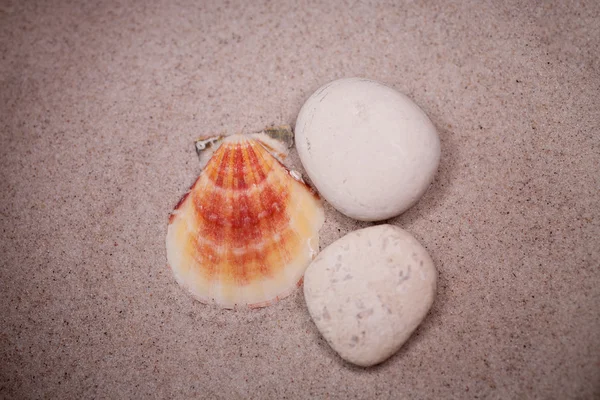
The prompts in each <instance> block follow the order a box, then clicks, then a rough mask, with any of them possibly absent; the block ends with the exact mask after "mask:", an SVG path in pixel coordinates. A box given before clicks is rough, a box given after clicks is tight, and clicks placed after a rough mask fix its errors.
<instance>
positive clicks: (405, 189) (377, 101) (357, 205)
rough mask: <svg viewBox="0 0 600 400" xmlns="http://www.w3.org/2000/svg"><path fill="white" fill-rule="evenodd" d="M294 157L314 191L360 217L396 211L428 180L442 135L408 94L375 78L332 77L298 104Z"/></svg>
mask: <svg viewBox="0 0 600 400" xmlns="http://www.w3.org/2000/svg"><path fill="white" fill-rule="evenodd" d="M295 132H296V133H295V135H296V147H297V149H298V154H299V155H300V160H301V161H302V164H303V166H304V168H305V170H306V172H307V174H308V176H309V177H310V179H311V180H312V182H313V184H314V185H315V186H316V188H317V189H318V190H319V193H321V195H322V196H323V197H324V198H325V199H326V200H327V201H328V202H329V203H331V204H332V205H333V206H334V207H335V208H336V209H337V210H338V211H340V212H341V213H343V214H345V215H347V216H349V217H352V218H355V219H358V220H363V221H378V220H383V219H387V218H391V217H394V216H396V215H398V214H400V213H402V212H404V211H405V210H406V209H408V208H409V207H410V206H412V205H413V204H414V203H415V202H416V201H417V200H418V199H419V198H420V197H421V196H422V195H423V193H425V191H426V190H427V187H428V186H429V184H430V183H431V181H432V180H433V177H434V175H435V172H436V170H437V167H438V163H439V159H440V140H439V137H438V134H437V131H436V129H435V126H434V125H433V124H432V123H431V121H430V120H429V118H428V117H427V115H426V114H425V113H424V112H423V110H421V109H420V108H419V106H417V105H416V104H415V103H414V102H413V101H412V100H410V99H409V98H408V97H406V96H405V95H403V94H402V93H399V92H397V91H396V90H394V89H392V88H390V87H388V86H385V85H383V84H381V83H379V82H375V81H372V80H368V79H361V78H347V79H340V80H337V81H333V82H331V83H329V84H327V85H325V86H323V87H321V88H320V89H318V90H317V91H316V92H315V93H314V94H313V95H312V96H311V97H310V98H309V99H308V100H307V101H306V103H305V104H304V106H302V109H301V110H300V113H299V115H298V119H297V121H296V128H295Z"/></svg>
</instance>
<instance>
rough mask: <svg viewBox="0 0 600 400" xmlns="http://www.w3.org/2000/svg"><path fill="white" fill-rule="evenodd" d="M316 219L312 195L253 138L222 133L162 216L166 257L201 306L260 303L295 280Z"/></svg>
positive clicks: (315, 241)
mask: <svg viewBox="0 0 600 400" xmlns="http://www.w3.org/2000/svg"><path fill="white" fill-rule="evenodd" d="M323 221H324V213H323V207H322V204H321V200H320V199H319V198H318V195H317V194H316V193H315V192H314V191H312V190H311V189H310V188H309V187H307V186H306V185H305V184H304V183H303V182H301V181H298V180H296V179H295V178H294V177H293V176H292V175H291V173H290V172H289V171H288V170H287V168H286V167H285V166H283V164H281V163H280V162H279V161H278V160H277V159H275V158H274V157H273V156H272V155H271V154H270V153H269V151H267V149H266V148H265V146H263V144H261V142H260V141H258V140H256V139H255V138H253V137H247V136H242V135H233V136H229V137H227V138H225V139H224V140H223V142H222V144H221V145H220V147H219V148H218V149H217V150H216V151H215V152H214V154H213V155H212V157H211V158H210V160H209V161H208V163H207V164H206V167H205V168H204V170H203V171H202V173H201V174H200V176H199V178H198V179H197V180H196V182H195V183H194V184H193V185H192V187H191V188H190V190H189V192H188V193H187V194H186V195H185V196H183V198H182V199H181V200H180V202H179V204H178V205H177V206H176V207H175V210H174V211H173V213H172V214H171V216H170V218H169V226H168V232H167V258H168V262H169V265H170V266H171V269H172V270H173V273H174V275H175V278H176V280H177V282H179V284H180V285H182V286H183V287H185V288H187V289H188V290H189V291H190V292H191V293H192V294H193V295H194V296H195V297H196V298H197V299H198V300H200V301H201V302H203V303H216V304H218V305H220V306H222V307H226V308H233V307H235V306H243V305H249V306H257V307H260V306H265V305H267V304H269V303H270V302H272V301H274V300H277V299H279V298H282V297H284V296H287V295H288V294H290V293H291V292H292V290H293V289H294V288H295V287H296V286H297V284H298V283H299V282H300V281H301V279H302V276H303V274H304V270H305V269H306V267H307V266H308V264H309V263H310V261H311V260H312V258H313V257H314V256H315V255H316V253H317V252H318V249H319V237H318V231H319V229H320V228H321V226H322V225H323Z"/></svg>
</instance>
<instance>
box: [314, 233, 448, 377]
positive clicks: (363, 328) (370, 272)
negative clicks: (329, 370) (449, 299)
mask: <svg viewBox="0 0 600 400" xmlns="http://www.w3.org/2000/svg"><path fill="white" fill-rule="evenodd" d="M436 279H437V273H436V270H435V267H434V266H433V261H432V260H431V257H429V254H427V250H425V248H424V247H423V246H421V244H420V243H419V242H418V241H417V240H416V239H415V238H414V237H413V236H412V235H411V234H410V233H408V232H406V231H405V230H403V229H401V228H398V227H396V226H392V225H378V226H373V227H369V228H365V229H361V230H358V231H354V232H351V233H349V234H348V235H346V236H344V237H343V238H341V239H339V240H337V241H336V242H334V243H332V244H331V245H330V246H329V247H327V248H326V249H325V250H324V251H322V252H321V253H320V254H319V255H318V256H317V258H316V259H315V260H314V261H313V262H312V264H311V265H310V266H309V267H308V269H307V271H306V274H305V277H304V296H305V299H306V304H307V306H308V310H309V311H310V315H311V316H312V318H313V321H314V322H315V324H316V325H317V328H318V329H319V331H320V332H321V334H322V335H323V336H324V337H325V339H326V340H327V342H328V343H329V344H330V345H331V347H332V348H333V349H334V350H335V351H336V352H337V353H338V354H339V355H340V356H341V357H342V358H343V359H345V360H347V361H350V362H351V363H354V364H357V365H360V366H364V367H368V366H371V365H375V364H378V363H380V362H382V361H384V360H386V359H387V358H389V357H390V356H391V355H392V354H394V353H395V352H396V351H397V350H398V349H399V348H400V347H401V346H402V345H403V344H404V342H405V341H406V340H407V339H408V338H409V337H410V335H411V334H412V333H413V331H414V330H415V329H416V328H417V326H418V325H419V324H420V323H421V321H422V320H423V318H424V317H425V315H426V314H427V312H428V311H429V308H430V307H431V304H432V303H433V299H434V297H435V289H436Z"/></svg>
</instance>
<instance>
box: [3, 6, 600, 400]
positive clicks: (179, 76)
mask: <svg viewBox="0 0 600 400" xmlns="http://www.w3.org/2000/svg"><path fill="white" fill-rule="evenodd" d="M78 3H79V4H78ZM87 3H89V4H87ZM263 3H264V4H263ZM390 3H392V2H390ZM394 3H400V2H394ZM530 3H532V2H511V1H505V2H488V4H483V3H482V2H479V1H475V0H473V1H466V2H460V3H458V4H449V2H442V1H427V2H406V4H397V5H391V4H387V3H379V4H373V5H369V4H367V2H363V1H354V2H350V1H348V2H341V1H338V2H331V3H330V2H327V1H322V2H308V1H301V2H296V1H280V2H268V4H267V2H249V1H235V2H233V1H232V2H229V3H227V4H226V3H224V2H223V3H222V2H220V1H214V2H211V1H198V2H194V1H191V0H182V1H170V0H158V1H152V2H141V1H140V2H133V1H122V2H117V1H106V2H103V4H101V5H92V4H91V2H84V1H81V2H67V1H61V0H56V1H17V0H13V1H11V0H8V1H6V0H5V1H2V2H0V81H1V84H0V228H1V230H2V240H1V241H0V258H1V266H0V318H1V319H0V397H1V398H60V399H67V398H73V399H82V398H86V399H87V398H138V399H141V398H181V399H184V398H223V399H232V398H257V399H266V398H277V399H283V398H308V397H313V398H343V399H346V398H374V397H375V396H379V397H380V398H404V397H406V398H414V399H425V398H444V399H445V398H506V399H508V398H581V399H583V398H598V397H599V396H600V334H599V332H600V317H599V315H600V267H599V265H600V244H599V237H600V173H599V165H600V146H599V137H600V100H599V93H600V56H599V55H598V44H599V43H600V23H599V21H600V3H598V2H597V1H593V0H590V1H583V2H579V3H578V4H569V5H563V3H565V4H566V3H567V2H561V1H555V2H544V5H540V6H534V5H532V4H530ZM546 3H547V4H546ZM569 3H570V2H569ZM84 4H85V5H84ZM347 76H365V77H369V78H372V79H376V80H380V81H382V82H386V83H388V84H390V85H392V86H393V87H395V88H396V89H398V90H400V91H402V92H404V93H406V94H408V95H409V96H410V97H411V98H413V99H414V100H415V101H416V102H417V103H418V104H419V105H420V106H421V107H422V108H423V109H424V110H425V111H426V112H427V113H428V115H429V116H430V117H431V119H432V121H433V122H434V123H435V124H436V126H437V127H438V129H439V132H440V136H441V140H442V161H441V165H440V171H439V173H438V175H437V178H436V180H435V182H434V184H433V186H432V187H431V188H430V190H429V191H428V192H427V193H426V194H425V196H424V198H423V199H422V200H421V201H420V202H419V203H418V204H417V205H416V206H415V207H413V208H412V209H411V210H409V211H408V212H407V213H405V214H404V215H402V216H400V217H398V218H394V219H393V220H391V221H390V222H391V223H393V224H397V225H399V226H401V227H403V228H405V229H407V230H408V231H410V232H411V233H413V234H414V235H415V236H416V237H417V238H418V239H419V240H420V241H421V242H422V243H423V244H424V245H425V246H426V247H427V249H428V250H429V252H430V253H431V255H432V257H433V259H434V261H435V262H436V266H437V268H438V270H439V273H440V275H439V293H438V296H437V299H436V301H435V303H434V306H433V308H432V311H431V313H430V314H429V316H428V317H427V318H426V320H425V321H424V324H423V325H421V327H420V328H419V329H418V330H417V332H416V334H415V335H414V336H413V337H412V338H411V339H410V340H409V341H408V342H407V344H406V345H405V346H404V347H403V348H402V349H401V350H400V352H399V353H398V354H396V355H395V356H394V357H393V358H391V359H390V360H388V362H386V363H384V364H383V365H381V366H378V367H376V368H374V369H369V370H363V369H360V368H357V367H353V366H350V365H348V364H346V363H344V362H342V361H341V360H340V359H339V358H338V357H337V356H336V354H335V353H334V352H333V351H332V350H331V349H329V348H328V346H327V344H326V343H325V342H324V340H323V339H321V338H320V337H319V335H318V332H317V330H316V328H315V326H314V325H313V323H312V322H311V320H310V317H309V315H308V312H307V309H306V306H305V304H304V300H303V298H302V291H301V290H297V291H296V292H295V293H294V294H293V295H292V296H290V297H288V298H287V299H285V300H284V301H281V302H280V303H278V304H277V305H275V306H272V307H270V308H267V309H262V310H255V311H236V312H231V311H226V310H218V309H215V308H212V307H206V306H204V305H202V304H200V303H198V302H196V301H194V300H193V299H192V298H191V297H190V296H189V295H188V294H187V293H186V292H185V291H184V290H182V289H181V288H180V287H179V286H177V284H176V282H175V280H174V279H173V277H172V275H171V272H170V271H169V270H168V269H167V267H166V257H165V245H164V241H165V234H166V228H167V216H168V214H169V212H170V211H171V209H172V208H173V206H174V205H175V204H176V203H177V200H178V199H179V197H180V196H181V195H182V194H183V193H184V192H185V191H186V189H187V188H188V186H189V185H190V184H191V183H192V182H193V181H194V179H195V177H196V176H197V175H198V173H199V167H198V161H197V158H196V155H195V152H194V146H193V140H194V139H195V138H196V137H197V136H199V135H201V134H206V133H217V132H220V131H227V132H236V131H240V130H242V129H243V130H244V131H252V130H255V129H260V128H262V127H263V126H265V125H267V124H270V123H290V124H293V123H294V120H295V117H296V115H297V113H298V111H299V109H300V107H301V106H302V104H303V102H304V100H305V99H306V98H307V97H308V96H309V95H310V94H311V93H312V92H313V91H314V90H315V89H316V88H318V87H319V86H321V85H322V84H324V83H325V82H328V81H330V80H333V79H336V78H341V77H347ZM332 151H335V149H332ZM292 162H294V163H296V164H297V162H298V160H297V158H294V159H293V160H292ZM326 212H327V215H326V218H327V220H326V227H325V228H324V229H323V231H322V246H326V245H327V244H329V243H331V242H332V241H334V240H335V239H337V238H339V237H341V236H342V235H344V234H345V233H346V232H348V231H350V230H353V229H356V228H358V227H363V226H368V225H369V224H367V223H356V222H354V221H352V220H350V219H348V218H346V217H343V216H342V215H340V214H338V213H336V212H334V210H332V209H331V208H330V207H328V208H327V210H326Z"/></svg>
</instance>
